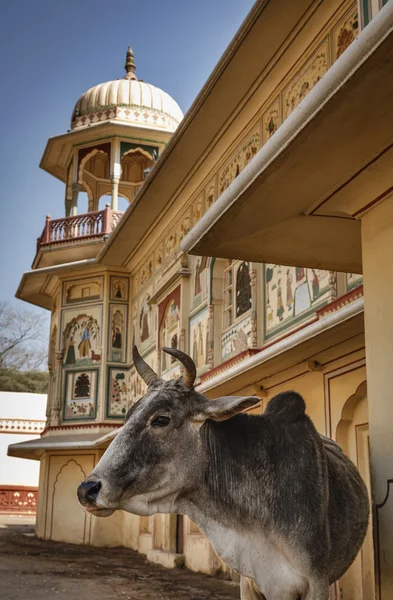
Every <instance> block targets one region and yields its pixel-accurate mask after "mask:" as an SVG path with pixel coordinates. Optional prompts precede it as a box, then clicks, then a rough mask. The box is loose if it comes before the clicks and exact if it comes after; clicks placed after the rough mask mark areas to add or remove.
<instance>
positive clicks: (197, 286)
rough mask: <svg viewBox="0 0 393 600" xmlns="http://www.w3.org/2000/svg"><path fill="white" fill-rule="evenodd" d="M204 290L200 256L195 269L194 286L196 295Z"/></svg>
mask: <svg viewBox="0 0 393 600" xmlns="http://www.w3.org/2000/svg"><path fill="white" fill-rule="evenodd" d="M201 291H202V286H201V259H200V258H198V260H197V264H196V269H195V286H194V296H198V295H199V294H200V293H201Z"/></svg>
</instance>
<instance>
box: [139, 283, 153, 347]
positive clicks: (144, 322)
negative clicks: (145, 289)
mask: <svg viewBox="0 0 393 600" xmlns="http://www.w3.org/2000/svg"><path fill="white" fill-rule="evenodd" d="M150 298H151V295H150V293H146V294H144V296H143V298H142V301H141V306H140V309H139V316H138V330H139V345H140V351H141V352H144V351H145V350H146V349H147V348H148V346H149V345H150V344H151V343H152V341H153V333H154V331H153V307H152V306H151V305H150V304H149V300H150Z"/></svg>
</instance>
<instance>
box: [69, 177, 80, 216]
mask: <svg viewBox="0 0 393 600" xmlns="http://www.w3.org/2000/svg"><path fill="white" fill-rule="evenodd" d="M80 190H81V186H80V185H79V183H73V184H72V200H71V216H72V217H74V216H75V215H77V214H78V196H79V192H80Z"/></svg>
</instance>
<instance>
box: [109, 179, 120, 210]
mask: <svg viewBox="0 0 393 600" xmlns="http://www.w3.org/2000/svg"><path fill="white" fill-rule="evenodd" d="M119 181H120V180H119V179H118V178H117V177H113V178H112V204H111V209H112V210H118V206H119Z"/></svg>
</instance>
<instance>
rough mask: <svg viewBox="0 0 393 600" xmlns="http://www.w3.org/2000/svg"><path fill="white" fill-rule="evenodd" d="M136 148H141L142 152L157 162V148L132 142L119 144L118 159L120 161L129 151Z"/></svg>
mask: <svg viewBox="0 0 393 600" xmlns="http://www.w3.org/2000/svg"><path fill="white" fill-rule="evenodd" d="M138 148H142V150H144V151H145V152H147V153H148V154H150V156H151V157H152V159H153V160H157V158H158V153H159V148H158V147H157V146H147V145H146V144H138V143H132V142H120V159H122V158H123V156H124V154H125V153H126V152H128V151H129V150H137V149H138Z"/></svg>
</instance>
